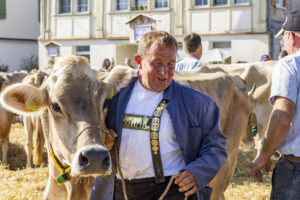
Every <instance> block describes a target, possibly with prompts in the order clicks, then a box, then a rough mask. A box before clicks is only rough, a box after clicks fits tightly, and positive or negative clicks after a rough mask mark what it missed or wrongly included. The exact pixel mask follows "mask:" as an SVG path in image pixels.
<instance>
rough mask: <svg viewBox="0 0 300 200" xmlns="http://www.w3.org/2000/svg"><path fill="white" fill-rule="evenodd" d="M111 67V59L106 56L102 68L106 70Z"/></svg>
mask: <svg viewBox="0 0 300 200" xmlns="http://www.w3.org/2000/svg"><path fill="white" fill-rule="evenodd" d="M109 67H110V61H109V59H108V58H105V59H104V60H103V62H102V67H101V69H103V70H105V71H108V70H109Z"/></svg>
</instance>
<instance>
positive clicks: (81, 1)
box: [77, 0, 88, 12]
mask: <svg viewBox="0 0 300 200" xmlns="http://www.w3.org/2000/svg"><path fill="white" fill-rule="evenodd" d="M77 11H78V12H87V11H88V0H78V2H77Z"/></svg>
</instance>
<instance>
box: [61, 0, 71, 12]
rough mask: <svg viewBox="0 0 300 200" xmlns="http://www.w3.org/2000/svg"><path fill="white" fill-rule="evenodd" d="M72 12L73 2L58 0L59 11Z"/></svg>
mask: <svg viewBox="0 0 300 200" xmlns="http://www.w3.org/2000/svg"><path fill="white" fill-rule="evenodd" d="M70 12H71V2H70V0H59V1H58V13H59V14H64V13H70Z"/></svg>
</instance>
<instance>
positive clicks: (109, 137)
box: [104, 129, 117, 150]
mask: <svg viewBox="0 0 300 200" xmlns="http://www.w3.org/2000/svg"><path fill="white" fill-rule="evenodd" d="M116 138H117V134H116V133H115V132H114V131H113V130H111V129H109V134H106V136H105V143H104V146H105V147H106V148H107V149H108V150H111V149H112V147H113V146H114V141H115V139H116Z"/></svg>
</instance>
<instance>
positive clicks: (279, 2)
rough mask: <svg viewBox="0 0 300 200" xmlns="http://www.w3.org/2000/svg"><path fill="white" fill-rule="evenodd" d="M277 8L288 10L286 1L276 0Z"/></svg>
mask: <svg viewBox="0 0 300 200" xmlns="http://www.w3.org/2000/svg"><path fill="white" fill-rule="evenodd" d="M276 8H283V9H286V7H285V0H276Z"/></svg>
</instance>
